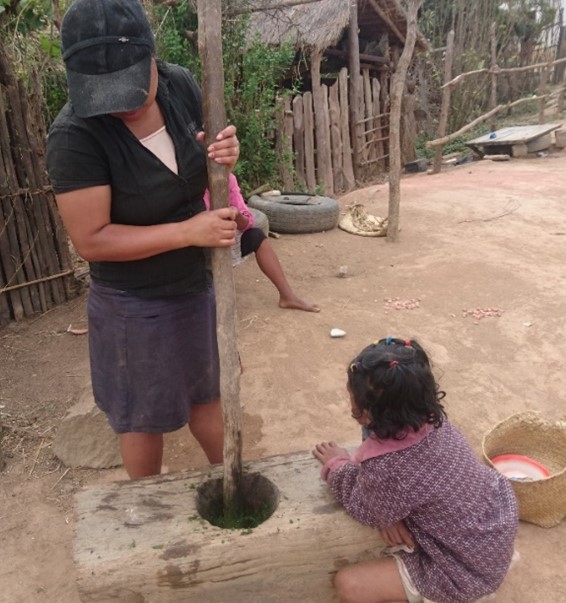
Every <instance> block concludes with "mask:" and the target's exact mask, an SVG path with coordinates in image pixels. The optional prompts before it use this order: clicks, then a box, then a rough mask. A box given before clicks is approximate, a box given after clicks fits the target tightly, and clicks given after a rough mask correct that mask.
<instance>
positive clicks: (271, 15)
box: [250, 0, 428, 54]
mask: <svg viewBox="0 0 566 603" xmlns="http://www.w3.org/2000/svg"><path fill="white" fill-rule="evenodd" d="M273 4H274V3H273V2H271V1H266V0H253V1H252V2H250V5H251V6H252V7H253V8H254V9H255V10H256V11H257V12H253V13H252V15H251V19H250V28H251V33H252V35H253V34H258V35H259V37H260V39H261V40H262V41H263V42H266V43H268V44H272V45H278V44H281V43H282V42H290V43H292V44H293V45H295V46H297V47H299V48H310V49H313V50H319V51H324V50H326V49H328V48H332V47H335V46H337V45H338V44H339V43H340V41H341V40H342V39H343V38H344V36H345V34H346V33H347V30H348V27H349V24H350V5H351V0H319V1H318V2H310V3H308V4H299V5H295V6H288V7H280V8H276V9H271V10H261V6H262V5H271V6H273ZM258 9H259V10H258ZM358 27H359V37H360V40H361V42H362V43H361V44H360V50H361V51H363V50H364V46H366V45H368V44H371V43H373V44H374V47H377V46H378V44H379V42H380V40H381V39H382V38H383V36H384V35H386V34H387V35H388V36H389V43H390V44H391V45H393V46H402V45H403V44H404V43H405V35H406V32H407V18H406V14H405V11H404V10H403V8H402V6H401V5H400V3H399V2H398V0H358ZM427 48H428V45H427V42H426V40H425V38H424V37H423V35H422V34H420V33H419V36H418V39H417V49H418V50H426V49H427ZM372 54H373V53H372Z"/></svg>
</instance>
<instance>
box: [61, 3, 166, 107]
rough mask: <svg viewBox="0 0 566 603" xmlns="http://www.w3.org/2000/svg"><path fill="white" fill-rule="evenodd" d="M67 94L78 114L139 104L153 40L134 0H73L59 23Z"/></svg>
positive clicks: (142, 99)
mask: <svg viewBox="0 0 566 603" xmlns="http://www.w3.org/2000/svg"><path fill="white" fill-rule="evenodd" d="M61 41H62V52H63V60H64V61H65V67H66V70H67V83H68V85H69V95H70V97H71V102H72V104H73V108H74V110H75V113H76V114H77V115H78V116H79V117H94V116H95V115H104V114H108V113H121V112H127V111H134V110H135V109H139V107H141V106H142V105H143V104H144V103H145V101H146V99H147V95H148V92H149V85H150V80H151V59H152V56H153V55H154V53H155V40H154V38H153V33H152V31H151V26H150V25H149V21H148V20H147V16H146V14H145V11H144V9H143V7H142V5H141V4H140V2H139V0H75V2H73V4H71V6H70V7H69V9H68V11H67V12H66V14H65V17H64V18H63V23H62V26H61Z"/></svg>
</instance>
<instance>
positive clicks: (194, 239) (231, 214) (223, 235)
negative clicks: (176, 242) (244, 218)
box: [185, 207, 237, 247]
mask: <svg viewBox="0 0 566 603" xmlns="http://www.w3.org/2000/svg"><path fill="white" fill-rule="evenodd" d="M236 214H237V210H236V209H235V208H233V207H223V208H222V209H215V210H211V211H203V212H201V213H199V214H197V215H196V216H194V217H192V218H190V219H188V220H186V222H185V225H186V226H187V227H188V228H189V231H188V233H187V235H188V236H187V238H188V240H189V241H188V242H187V245H191V246H194V247H230V246H231V245H233V244H234V243H235V242H236Z"/></svg>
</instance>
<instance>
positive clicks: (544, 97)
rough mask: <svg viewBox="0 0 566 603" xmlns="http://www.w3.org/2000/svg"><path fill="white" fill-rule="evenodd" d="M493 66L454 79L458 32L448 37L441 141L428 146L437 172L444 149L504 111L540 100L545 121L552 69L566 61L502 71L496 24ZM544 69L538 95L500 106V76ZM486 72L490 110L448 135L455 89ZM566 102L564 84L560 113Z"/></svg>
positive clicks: (541, 120)
mask: <svg viewBox="0 0 566 603" xmlns="http://www.w3.org/2000/svg"><path fill="white" fill-rule="evenodd" d="M491 32H492V33H491V65H490V67H485V68H483V69H476V70H474V71H468V72H466V73H461V74H459V75H457V76H456V77H454V78H451V69H452V59H453V50H452V48H453V36H454V33H453V32H450V34H449V36H448V43H447V47H446V48H447V54H446V62H445V74H444V75H445V83H444V84H443V85H442V87H441V89H442V92H443V94H442V104H441V108H440V116H441V117H440V124H439V128H438V138H437V139H436V140H431V141H429V142H427V143H426V147H427V148H429V149H430V148H436V154H435V160H434V164H433V172H434V173H437V172H439V171H440V167H441V162H442V147H443V146H444V145H446V144H448V143H449V142H452V141H453V140H455V139H456V138H458V137H459V136H462V134H465V133H466V132H469V131H470V130H473V129H474V128H475V127H476V126H478V125H479V124H481V123H483V122H485V121H487V120H489V119H491V118H492V117H495V116H496V115H498V114H499V113H501V112H502V111H506V110H509V109H511V108H513V107H516V106H518V105H520V104H523V103H526V102H532V101H538V103H539V115H538V119H539V121H540V122H543V121H544V117H545V111H546V105H547V101H548V99H549V96H550V95H549V94H548V85H549V82H550V77H551V72H552V69H553V68H554V67H556V66H558V65H562V64H563V63H566V58H559V59H556V60H552V61H546V62H544V63H542V62H539V63H534V64H533V65H525V66H522V67H505V68H500V67H499V66H498V65H497V39H496V35H495V34H496V26H495V24H494V25H493V26H492V29H491ZM537 69H538V70H540V82H539V88H538V94H537V95H536V96H529V97H525V98H521V99H518V100H516V101H513V102H509V103H506V104H501V105H497V79H498V76H499V75H502V74H510V73H524V72H528V71H533V70H537ZM482 73H486V74H490V75H491V95H490V103H489V105H490V110H489V111H488V112H487V113H484V114H483V115H480V116H479V117H477V118H476V119H474V120H473V121H472V122H470V123H469V124H467V125H465V126H463V127H462V128H460V129H459V130H457V131H456V132H453V133H452V134H449V135H446V126H447V123H448V116H449V111H450V98H451V90H452V88H453V87H455V86H456V85H458V84H460V83H462V82H463V81H464V80H466V79H467V78H469V77H472V76H475V75H479V74H482ZM563 103H564V85H563V86H562V90H561V91H560V94H559V95H558V99H557V110H558V111H559V112H561V111H562V109H563ZM492 128H495V125H494V124H493V125H492Z"/></svg>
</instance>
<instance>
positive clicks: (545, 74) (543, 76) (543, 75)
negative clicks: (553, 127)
mask: <svg viewBox="0 0 566 603" xmlns="http://www.w3.org/2000/svg"><path fill="white" fill-rule="evenodd" d="M549 75H550V66H549V67H543V69H542V71H541V72H540V84H539V96H540V101H539V109H538V123H539V124H542V123H544V112H545V110H546V98H547V97H546V91H547V88H548V78H549Z"/></svg>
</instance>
